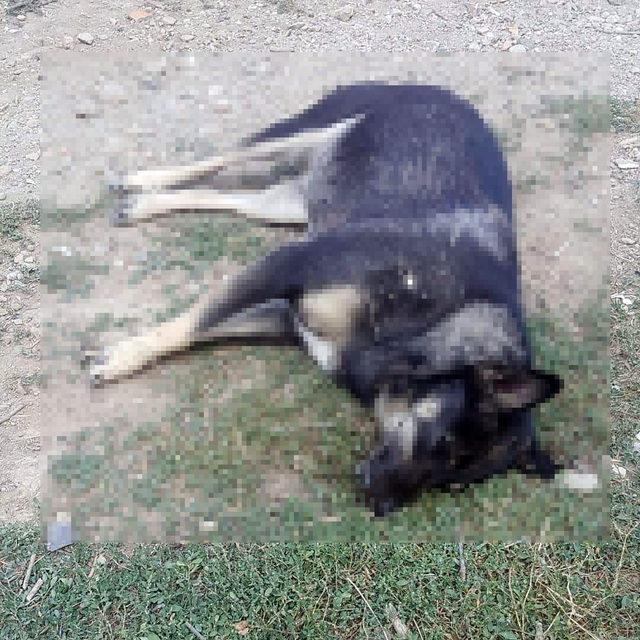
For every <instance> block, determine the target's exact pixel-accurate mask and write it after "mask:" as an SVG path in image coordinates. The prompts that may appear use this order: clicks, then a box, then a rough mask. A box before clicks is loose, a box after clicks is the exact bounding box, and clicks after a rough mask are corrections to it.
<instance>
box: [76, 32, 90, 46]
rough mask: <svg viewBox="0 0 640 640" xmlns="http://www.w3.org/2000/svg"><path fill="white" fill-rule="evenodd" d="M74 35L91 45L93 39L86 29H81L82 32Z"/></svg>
mask: <svg viewBox="0 0 640 640" xmlns="http://www.w3.org/2000/svg"><path fill="white" fill-rule="evenodd" d="M76 37H77V38H78V40H79V41H80V42H82V43H83V44H88V45H92V44H93V41H94V37H93V35H92V34H91V33H89V32H88V31H83V32H82V33H79V34H78V35H77V36H76Z"/></svg>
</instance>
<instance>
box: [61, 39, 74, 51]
mask: <svg viewBox="0 0 640 640" xmlns="http://www.w3.org/2000/svg"><path fill="white" fill-rule="evenodd" d="M62 47H63V48H64V49H71V47H73V38H72V37H71V36H65V37H64V38H62Z"/></svg>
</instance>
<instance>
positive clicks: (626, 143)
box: [620, 136, 640, 149]
mask: <svg viewBox="0 0 640 640" xmlns="http://www.w3.org/2000/svg"><path fill="white" fill-rule="evenodd" d="M638 143H640V136H631V137H630V138H625V139H624V140H622V141H621V142H620V146H621V147H624V148H625V149H628V148H629V147H633V146H635V145H636V144H638Z"/></svg>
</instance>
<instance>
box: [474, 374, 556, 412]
mask: <svg viewBox="0 0 640 640" xmlns="http://www.w3.org/2000/svg"><path fill="white" fill-rule="evenodd" d="M474 378H475V386H476V392H477V394H478V400H479V402H480V407H481V410H483V411H486V412H488V413H511V412H513V411H519V410H522V409H528V408H530V407H534V406H536V405H538V404H541V403H543V402H546V401H547V400H549V399H550V398H553V396H555V395H556V394H557V393H559V392H560V391H561V389H562V387H563V382H562V379H561V378H560V377H558V376H557V375H555V374H553V373H547V372H545V371H538V370H536V369H529V368H525V367H516V366H509V365H507V366H504V365H495V364H493V365H492V364H481V365H476V366H475V367H474Z"/></svg>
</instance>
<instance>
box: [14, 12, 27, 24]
mask: <svg viewBox="0 0 640 640" xmlns="http://www.w3.org/2000/svg"><path fill="white" fill-rule="evenodd" d="M16 18H17V19H18V20H20V22H24V21H25V20H26V19H27V16H25V15H24V14H23V13H19V14H18V15H17V16H16Z"/></svg>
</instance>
